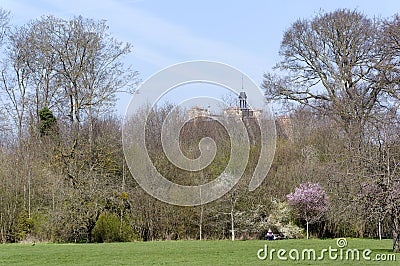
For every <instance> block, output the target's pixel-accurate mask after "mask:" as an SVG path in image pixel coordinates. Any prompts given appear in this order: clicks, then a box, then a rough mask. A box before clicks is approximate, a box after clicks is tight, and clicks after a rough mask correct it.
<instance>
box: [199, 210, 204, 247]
mask: <svg viewBox="0 0 400 266" xmlns="http://www.w3.org/2000/svg"><path fill="white" fill-rule="evenodd" d="M203 212H204V205H200V224H199V239H200V240H202V239H203Z"/></svg>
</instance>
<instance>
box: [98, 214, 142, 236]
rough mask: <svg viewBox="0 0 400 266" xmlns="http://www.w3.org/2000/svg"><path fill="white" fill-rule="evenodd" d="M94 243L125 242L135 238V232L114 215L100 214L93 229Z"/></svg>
mask: <svg viewBox="0 0 400 266" xmlns="http://www.w3.org/2000/svg"><path fill="white" fill-rule="evenodd" d="M92 236H93V241H94V242H99V243H102V242H127V241H132V240H134V238H135V232H134V230H133V229H132V227H131V226H129V224H127V223H126V221H124V220H122V224H121V219H120V218H119V217H118V216H117V215H115V214H114V213H102V214H100V216H99V219H98V220H97V222H96V225H95V226H94V228H93V234H92Z"/></svg>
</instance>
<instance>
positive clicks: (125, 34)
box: [0, 0, 400, 114]
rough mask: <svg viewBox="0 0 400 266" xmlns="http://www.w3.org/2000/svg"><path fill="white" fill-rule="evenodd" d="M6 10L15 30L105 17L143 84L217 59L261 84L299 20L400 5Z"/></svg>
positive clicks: (121, 0)
mask: <svg viewBox="0 0 400 266" xmlns="http://www.w3.org/2000/svg"><path fill="white" fill-rule="evenodd" d="M0 7H2V8H3V9H5V10H9V11H10V12H11V24H13V25H23V24H24V23H27V22H29V21H30V20H32V19H36V18H40V17H41V16H43V15H50V14H51V15H54V16H56V17H60V18H64V19H69V18H73V17H74V16H78V15H82V16H83V17H86V18H93V19H105V20H106V21H107V24H108V26H109V27H110V32H111V34H112V35H113V36H114V37H115V38H117V39H118V40H120V41H124V42H130V43H132V45H133V51H132V53H131V54H130V55H128V56H127V57H126V58H125V59H124V62H125V64H127V65H132V67H133V69H135V70H137V71H138V72H139V73H140V75H139V78H140V79H141V80H142V81H145V80H146V79H148V78H149V77H150V76H151V75H153V74H155V73H157V72H158V71H160V70H162V69H164V68H166V67H168V66H170V65H173V64H177V63H180V62H185V61H191V60H211V61H217V62H221V63H225V64H228V65H231V66H233V67H235V68H237V69H239V70H240V71H242V72H243V73H245V74H246V75H248V76H249V77H250V78H251V79H252V80H253V81H254V82H255V83H256V84H261V82H262V77H263V73H265V72H270V71H271V70H272V67H273V66H274V65H275V64H276V63H277V62H278V61H279V59H280V58H279V47H280V42H281V40H282V36H283V33H284V32H285V30H287V29H288V28H289V27H290V26H291V24H292V23H294V22H295V21H296V20H297V19H310V18H312V17H313V16H315V15H316V14H318V13H319V12H321V11H323V12H330V11H334V10H336V9H338V8H348V9H352V10H353V9H357V10H358V11H360V12H362V13H364V14H365V15H367V16H369V17H374V16H376V17H390V16H392V15H394V14H395V13H400V2H398V0H391V1H389V0H380V1H376V0H364V1H343V0H339V1H322V0H320V1H317V0H312V1H307V0H303V1H295V0H293V1H289V0H280V1H268V0H265V1H261V0H258V1H251V0H248V1H235V0H231V1H228V0H221V1H217V0H202V1H184V0H180V1H179V0H165V1H162V0H88V1H82V0H68V1H65V0H61V1H59V0H38V1H32V0H0ZM210 86H211V85H210ZM209 89H210V90H214V89H215V88H214V87H212V86H211V87H209ZM172 97H178V96H177V94H175V96H174V95H172ZM129 100H130V97H129V96H128V95H119V100H118V103H117V105H116V110H117V112H118V113H120V114H123V113H124V111H125V109H126V107H127V105H128V103H129Z"/></svg>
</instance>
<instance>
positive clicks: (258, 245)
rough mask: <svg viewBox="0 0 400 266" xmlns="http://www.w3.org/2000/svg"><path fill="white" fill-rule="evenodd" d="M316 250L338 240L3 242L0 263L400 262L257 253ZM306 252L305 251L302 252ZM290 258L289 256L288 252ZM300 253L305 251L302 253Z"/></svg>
mask: <svg viewBox="0 0 400 266" xmlns="http://www.w3.org/2000/svg"><path fill="white" fill-rule="evenodd" d="M347 241H348V246H347V247H345V248H343V250H346V249H359V250H364V249H371V250H372V253H371V255H370V257H371V258H375V255H376V254H378V253H379V254H393V253H392V252H391V250H390V248H391V240H382V241H379V240H370V239H347ZM265 244H267V245H268V250H269V251H270V250H271V249H273V248H274V249H276V250H278V249H285V250H287V252H289V251H290V249H298V250H299V251H300V252H301V251H302V250H303V249H311V248H312V249H315V250H316V252H317V256H319V255H320V251H321V250H322V249H324V248H326V249H328V248H329V246H331V247H332V248H337V245H336V240H333V239H330V240H280V241H234V242H232V241H228V240H221V241H162V242H135V243H106V244H36V245H35V246H32V245H30V244H6V245H0V265H278V264H279V265H285V264H297V265H321V264H324V265H342V264H345V265H355V264H356V265H370V264H371V265H398V261H400V254H396V256H397V257H396V261H397V262H393V261H392V262H387V261H386V262H378V261H365V260H363V259H362V258H361V260H360V261H359V262H356V261H345V260H340V259H337V260H330V259H329V255H328V254H326V255H325V260H323V261H310V260H300V261H293V260H288V261H281V260H279V259H278V258H277V254H276V252H275V253H274V255H273V260H272V261H271V260H270V259H269V258H267V259H266V260H259V259H258V258H257V251H258V250H259V249H262V248H264V245H265ZM300 254H301V253H300ZM286 256H288V254H287V253H286ZM300 256H301V255H300Z"/></svg>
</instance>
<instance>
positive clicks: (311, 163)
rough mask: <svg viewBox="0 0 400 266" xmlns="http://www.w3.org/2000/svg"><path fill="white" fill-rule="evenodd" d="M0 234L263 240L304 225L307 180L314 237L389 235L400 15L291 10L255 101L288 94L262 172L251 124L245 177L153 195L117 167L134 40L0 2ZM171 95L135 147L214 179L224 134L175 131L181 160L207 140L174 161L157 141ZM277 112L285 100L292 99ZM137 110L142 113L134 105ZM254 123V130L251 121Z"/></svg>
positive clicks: (296, 233) (197, 127)
mask: <svg viewBox="0 0 400 266" xmlns="http://www.w3.org/2000/svg"><path fill="white" fill-rule="evenodd" d="M0 20H1V23H0V26H1V27H2V31H1V33H2V34H1V35H0V36H1V40H2V58H1V79H0V81H1V85H0V89H1V105H2V108H1V113H0V115H1V118H2V119H1V121H0V123H1V128H0V132H1V135H0V137H1V139H0V143H1V146H0V157H1V159H0V164H1V166H0V180H1V181H0V183H1V186H0V239H1V242H3V243H4V242H18V241H24V240H26V239H34V240H36V241H40V240H43V241H55V242H103V241H133V240H145V241H147V240H159V239H225V238H232V239H234V238H264V237H265V233H266V232H267V230H268V228H273V230H274V231H275V233H278V232H279V233H280V234H282V235H283V236H285V237H303V234H304V232H303V230H302V228H304V225H305V221H304V220H302V219H300V218H296V217H295V216H294V212H293V210H291V209H290V207H289V206H288V204H287V203H286V195H288V194H289V193H291V192H293V190H294V188H295V187H297V186H299V185H300V184H301V183H305V182H314V183H319V184H320V185H321V187H322V188H323V189H324V190H325V191H326V193H327V197H328V200H327V202H328V203H327V204H328V206H327V210H326V212H325V213H324V216H323V217H322V218H321V219H318V221H316V222H315V223H312V224H310V232H311V235H313V236H315V237H339V236H347V237H349V236H352V237H381V236H382V237H393V238H394V249H395V250H398V237H399V235H398V234H399V233H400V224H399V223H400V196H399V195H400V180H399V177H400V176H399V162H400V140H399V138H398V135H399V132H400V131H399V127H400V123H399V122H400V121H399V112H398V105H399V101H398V100H399V99H400V96H399V95H400V94H399V85H400V79H399V77H400V73H399V71H400V63H399V56H400V45H399V44H400V18H399V17H398V16H394V17H393V18H390V19H382V20H371V19H369V18H367V17H365V16H364V15H362V14H361V13H359V12H356V11H348V10H338V11H335V12H332V13H327V14H321V15H318V16H317V17H315V18H313V19H311V20H299V21H297V22H295V23H294V24H293V25H292V26H291V27H290V28H289V29H288V30H287V31H286V32H285V34H284V37H283V40H282V44H281V52H280V53H281V55H282V61H281V62H279V63H278V64H277V68H279V70H280V73H287V75H286V76H275V75H272V74H268V73H267V74H265V77H264V82H263V84H262V86H263V88H264V89H265V90H266V96H267V98H270V99H273V100H284V101H287V100H291V101H294V102H297V103H296V104H294V105H290V110H289V111H290V112H289V113H288V115H286V116H280V117H277V119H276V125H277V131H278V139H277V149H276V153H275V158H274V162H273V164H272V167H271V170H270V172H269V174H268V176H267V178H266V179H265V181H264V183H263V184H262V185H261V187H259V188H258V189H257V190H255V191H253V192H249V191H247V185H248V182H249V180H250V178H251V175H252V171H253V169H254V167H255V165H256V164H257V159H258V155H259V152H260V141H259V139H258V138H259V128H258V127H257V126H255V125H252V123H253V122H248V123H247V126H248V131H249V136H250V137H251V141H250V143H251V146H250V156H249V162H248V166H247V168H246V171H245V174H244V177H243V178H242V179H241V180H240V181H239V183H238V184H237V185H236V186H235V188H234V189H233V190H232V191H230V192H229V193H228V194H226V195H225V196H224V197H222V198H220V199H219V200H217V201H215V202H212V203H209V204H206V205H202V206H197V207H180V206H173V205H169V204H166V203H163V202H160V201H158V200H156V199H154V198H152V197H151V196H149V195H148V194H147V193H146V192H144V191H143V190H142V189H141V188H140V187H139V186H138V185H137V183H136V182H135V180H134V178H133V177H132V176H131V175H130V172H129V170H128V168H127V166H126V163H125V158H124V154H123V150H122V140H121V130H122V126H123V121H122V120H121V119H120V118H118V117H117V116H115V115H113V113H112V111H111V110H112V107H113V104H114V103H115V97H116V93H117V92H119V91H122V90H125V91H127V92H129V91H132V90H133V89H135V85H136V83H137V72H135V71H133V70H132V69H131V68H130V67H126V66H125V65H124V64H123V63H122V62H123V57H124V56H125V55H127V54H128V53H130V51H131V45H130V44H124V43H121V42H119V41H117V40H115V39H114V38H113V37H112V36H110V34H109V32H108V28H107V25H106V24H105V22H104V21H95V20H90V19H84V18H82V17H76V18H73V19H71V20H63V19H58V18H55V17H52V16H48V17H42V18H40V19H37V20H34V21H31V22H29V23H28V24H26V25H23V26H20V27H11V26H10V25H9V24H8V23H7V22H8V13H7V12H5V11H1V12H0ZM171 108H172V106H162V107H159V108H157V109H154V110H153V111H152V115H151V116H150V118H149V120H148V123H147V125H148V127H147V131H146V141H147V142H146V145H147V148H148V150H149V155H150V157H151V160H152V162H153V163H154V165H155V166H156V167H157V169H158V170H159V172H160V173H162V174H163V175H165V176H166V177H168V178H169V179H170V180H172V181H174V182H176V183H179V184H183V185H195V184H200V183H204V182H207V181H210V180H213V179H214V178H215V177H216V176H218V175H219V174H220V173H221V172H222V171H223V169H224V168H225V167H226V165H227V162H228V161H229V158H230V154H229V152H230V147H231V145H233V144H232V142H231V141H230V140H229V136H228V135H227V132H226V130H225V129H224V128H223V127H222V126H221V125H219V124H218V123H216V122H211V121H208V120H207V119H197V120H195V121H192V122H190V123H188V124H187V125H185V127H184V128H183V129H182V131H181V136H180V137H181V139H180V142H181V146H182V150H183V152H184V154H185V155H187V156H188V157H190V158H196V157H197V156H199V150H198V143H199V140H200V139H201V138H202V137H205V136H209V137H212V138H213V139H214V141H215V142H216V143H217V144H218V145H217V147H218V151H217V155H216V157H215V159H214V161H213V162H212V164H210V165H209V166H208V167H206V168H205V169H203V170H201V171H198V172H185V171H183V170H181V169H178V168H177V167H175V166H174V165H172V164H171V163H170V162H169V161H168V159H167V158H166V156H165V154H163V152H162V145H161V140H160V136H161V135H160V134H161V127H162V123H163V121H164V119H165V118H166V116H167V114H168V112H169V111H170V110H171ZM288 108H289V105H288ZM139 115H140V114H139ZM257 130H258V131H257Z"/></svg>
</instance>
